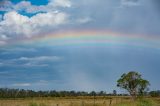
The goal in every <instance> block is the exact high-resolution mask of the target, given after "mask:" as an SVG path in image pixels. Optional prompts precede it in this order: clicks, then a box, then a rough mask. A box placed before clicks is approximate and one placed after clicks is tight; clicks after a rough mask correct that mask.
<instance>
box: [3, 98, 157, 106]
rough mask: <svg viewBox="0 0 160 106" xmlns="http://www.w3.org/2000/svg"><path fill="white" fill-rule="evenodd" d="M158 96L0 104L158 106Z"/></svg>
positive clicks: (67, 99) (35, 99)
mask: <svg viewBox="0 0 160 106" xmlns="http://www.w3.org/2000/svg"><path fill="white" fill-rule="evenodd" d="M159 104H160V99H159V98H146V99H139V100H137V101H136V102H133V101H132V100H131V99H130V98H124V97H123V98H122V97H121V98H119V97H112V99H110V98H109V97H105V98H104V97H100V98H96V99H93V98H86V97H85V98H82V97H81V98H32V99H31V98H27V99H1V100H0V106H160V105H159Z"/></svg>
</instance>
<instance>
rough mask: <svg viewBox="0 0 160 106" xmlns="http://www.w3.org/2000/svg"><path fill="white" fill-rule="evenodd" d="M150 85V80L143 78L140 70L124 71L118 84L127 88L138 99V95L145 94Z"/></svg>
mask: <svg viewBox="0 0 160 106" xmlns="http://www.w3.org/2000/svg"><path fill="white" fill-rule="evenodd" d="M149 85H150V83H149V81H148V80H145V79H143V78H142V76H141V74H139V73H138V72H134V71H131V72H128V73H127V74H126V73H124V74H123V75H122V76H121V77H120V79H118V80H117V86H118V87H120V88H123V89H126V90H127V91H128V92H129V94H130V95H131V96H132V97H133V99H136V97H137V95H143V94H144V92H145V91H147V90H148V86H149Z"/></svg>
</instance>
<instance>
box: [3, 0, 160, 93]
mask: <svg viewBox="0 0 160 106" xmlns="http://www.w3.org/2000/svg"><path fill="white" fill-rule="evenodd" d="M159 9H160V1H159V0H1V1H0V87H9V88H23V89H33V90H52V89H54V90H76V91H79V90H80V91H92V90H95V91H101V90H103V91H107V92H112V91H113V90H114V89H116V90H118V91H120V92H122V91H123V90H121V89H119V88H117V87H116V81H117V80H118V78H120V76H121V75H122V74H123V73H126V72H129V71H137V72H139V73H141V74H142V77H143V78H145V79H147V80H149V81H150V83H151V86H150V90H158V89H160V85H159V84H158V81H159V80H160V77H159V75H160V65H159V61H160V42H159V40H160V13H159Z"/></svg>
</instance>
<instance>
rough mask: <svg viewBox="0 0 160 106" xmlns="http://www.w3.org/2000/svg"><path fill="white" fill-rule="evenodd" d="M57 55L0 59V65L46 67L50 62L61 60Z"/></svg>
mask: <svg viewBox="0 0 160 106" xmlns="http://www.w3.org/2000/svg"><path fill="white" fill-rule="evenodd" d="M61 60H62V57H58V56H37V57H20V58H18V59H9V60H3V59H1V60H0V66H18V67H47V66H49V64H50V63H53V62H58V61H61Z"/></svg>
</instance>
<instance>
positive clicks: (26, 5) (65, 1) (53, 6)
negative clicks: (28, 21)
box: [0, 0, 72, 13]
mask: <svg viewBox="0 0 160 106" xmlns="http://www.w3.org/2000/svg"><path fill="white" fill-rule="evenodd" d="M1 5H2V6H1V7H0V11H24V12H26V13H37V12H49V11H55V10H57V8H59V7H61V8H69V7H71V6H72V3H71V1H70V0H50V1H49V3H48V4H47V5H32V4H31V2H30V1H21V2H19V3H17V4H13V3H12V2H10V1H3V2H1Z"/></svg>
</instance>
